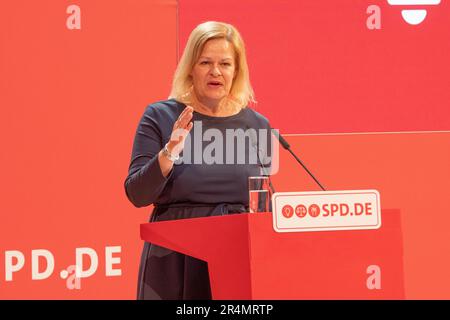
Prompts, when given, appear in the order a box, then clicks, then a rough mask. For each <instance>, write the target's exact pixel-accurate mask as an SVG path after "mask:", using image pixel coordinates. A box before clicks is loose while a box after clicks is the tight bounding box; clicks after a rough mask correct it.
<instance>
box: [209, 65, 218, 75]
mask: <svg viewBox="0 0 450 320" xmlns="http://www.w3.org/2000/svg"><path fill="white" fill-rule="evenodd" d="M211 74H212V75H213V76H215V77H217V76H220V69H219V66H217V65H213V66H212V68H211Z"/></svg>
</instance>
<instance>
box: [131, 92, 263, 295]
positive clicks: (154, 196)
mask: <svg viewBox="0 0 450 320" xmlns="http://www.w3.org/2000/svg"><path fill="white" fill-rule="evenodd" d="M185 107H186V105H184V104H182V103H180V102H178V101H176V100H173V99H171V100H167V101H161V102H157V103H154V104H151V105H149V106H148V107H147V109H146V110H145V113H144V115H143V116H142V118H141V120H140V123H139V125H138V128H137V131H136V136H135V139H134V144H133V151H132V157H131V164H130V166H129V172H128V176H127V178H126V180H125V190H126V194H127V197H128V199H129V200H130V201H131V202H132V203H133V204H134V205H135V206H136V207H143V206H148V205H150V204H154V205H155V208H154V210H153V212H152V214H151V216H150V221H164V220H173V219H185V218H195V217H206V216H214V215H226V214H231V213H242V212H248V200H249V199H248V177H249V176H257V175H261V166H262V164H265V163H266V161H265V160H261V159H260V158H259V156H258V161H257V162H256V163H255V161H254V158H253V160H252V159H251V156H250V154H251V153H252V150H259V151H261V149H265V148H266V146H267V145H269V146H270V125H269V122H268V121H267V119H266V118H265V117H263V116H262V115H260V114H259V113H257V112H256V111H254V110H252V109H250V108H245V109H242V110H241V111H240V112H239V113H237V114H235V115H232V116H228V117H212V116H207V115H204V114H200V113H197V112H194V113H193V119H192V121H193V122H194V128H193V129H192V130H191V133H190V135H189V138H190V140H189V141H190V142H189V143H187V144H186V146H185V149H184V150H183V152H182V154H181V155H180V156H181V162H180V161H177V162H176V163H175V165H174V167H173V170H172V171H171V172H170V173H169V175H168V176H167V177H164V176H163V175H162V173H161V169H160V167H159V162H158V157H157V154H158V153H159V151H160V150H161V149H162V148H163V146H164V145H165V144H166V143H167V141H168V140H169V138H170V135H171V133H172V128H173V125H174V122H175V121H176V120H177V119H178V116H179V115H180V113H181V112H182V111H183V109H184V108H185ZM248 129H256V130H258V136H256V140H254V139H255V136H250V135H249V136H247V138H246V139H245V148H244V149H239V146H237V144H238V143H236V145H235V146H234V147H233V150H232V149H230V139H231V138H230V137H232V136H231V135H229V133H230V132H239V130H241V131H243V130H247V131H248ZM259 129H262V130H259ZM265 132H267V136H266V140H265V141H263V140H264V139H260V138H261V136H260V134H261V133H262V134H264V133H265ZM205 133H206V134H205ZM220 134H221V135H222V136H223V137H224V139H223V141H220V140H221V139H217V135H220ZM199 138H200V139H199ZM227 138H230V139H227ZM236 141H237V138H236V140H235V142H236ZM255 141H256V143H255ZM213 142H214V143H217V144H216V145H215V146H220V144H221V143H222V145H225V144H227V146H226V147H224V148H223V152H222V151H221V150H219V148H216V149H214V151H211V144H212V143H213ZM262 142H264V143H262ZM208 148H209V149H208ZM244 150H245V153H246V155H248V156H245V157H243V155H242V153H243V151H244ZM227 153H228V156H227ZM230 153H231V157H230ZM262 154H264V157H266V156H270V150H267V149H266V150H264V151H263V152H262ZM199 155H200V157H199ZM208 155H209V156H208ZM258 155H261V153H258ZM211 157H212V158H211ZM211 159H213V160H214V161H211ZM242 159H244V161H243V160H242ZM207 241H208V239H205V242H207ZM137 298H138V299H210V298H211V290H210V285H209V277H208V267H207V264H206V263H205V262H204V261H201V260H198V259H195V258H192V257H189V256H185V255H183V254H180V253H177V252H174V251H171V250H169V249H166V248H162V247H159V246H156V245H153V244H150V243H147V242H145V243H144V249H143V253H142V258H141V264H140V268H139V279H138V293H137Z"/></svg>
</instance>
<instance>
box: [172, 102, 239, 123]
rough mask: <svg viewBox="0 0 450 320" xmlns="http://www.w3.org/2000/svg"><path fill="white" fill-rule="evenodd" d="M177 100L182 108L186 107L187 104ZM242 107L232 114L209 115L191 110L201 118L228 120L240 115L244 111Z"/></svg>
mask: <svg viewBox="0 0 450 320" xmlns="http://www.w3.org/2000/svg"><path fill="white" fill-rule="evenodd" d="M177 102H179V103H181V104H182V105H183V106H184V108H186V107H187V105H186V104H184V103H183V102H180V101H178V100H177ZM184 108H183V109H184ZM244 109H246V108H242V109H241V110H239V112H238V113H235V114H232V115H229V116H211V115H209V114H205V113H201V112H198V111H195V110H194V111H193V114H194V115H197V117H200V118H203V119H209V120H228V119H234V118H238V117H240V116H241V115H242V114H243V113H244Z"/></svg>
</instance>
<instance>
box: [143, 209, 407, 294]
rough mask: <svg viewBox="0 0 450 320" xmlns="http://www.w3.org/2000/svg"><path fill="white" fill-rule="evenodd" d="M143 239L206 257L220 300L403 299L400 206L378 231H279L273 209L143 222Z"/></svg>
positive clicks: (386, 216) (384, 214)
mask: <svg viewBox="0 0 450 320" xmlns="http://www.w3.org/2000/svg"><path fill="white" fill-rule="evenodd" d="M140 231H141V238H142V239H143V240H145V241H148V242H150V243H154V244H156V245H159V246H162V247H166V248H169V249H171V250H173V251H177V252H180V253H183V254H186V255H189V256H192V257H195V258H197V259H201V260H204V261H206V262H208V269H209V276H210V282H211V290H212V296H213V299H215V300H252V299H255V300H265V299H272V300H277V299H286V300H290V299H404V298H405V293H404V280H403V245H402V232H401V221H400V211H399V210H382V226H381V228H379V229H376V230H349V231H324V232H296V233H277V232H275V231H274V229H273V226H272V214H271V213H251V214H232V215H226V216H213V217H204V218H194V219H181V220H173V221H162V222H151V223H145V224H142V225H141V230H140Z"/></svg>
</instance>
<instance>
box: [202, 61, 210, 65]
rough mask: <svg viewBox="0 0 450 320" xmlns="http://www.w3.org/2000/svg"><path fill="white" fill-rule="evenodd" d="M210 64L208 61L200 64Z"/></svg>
mask: <svg viewBox="0 0 450 320" xmlns="http://www.w3.org/2000/svg"><path fill="white" fill-rule="evenodd" d="M208 63H209V62H208V61H202V62H200V64H208Z"/></svg>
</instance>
